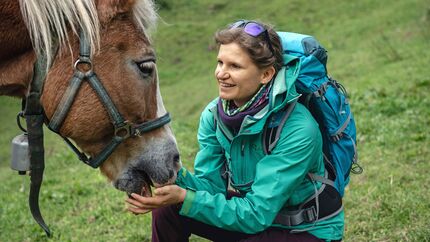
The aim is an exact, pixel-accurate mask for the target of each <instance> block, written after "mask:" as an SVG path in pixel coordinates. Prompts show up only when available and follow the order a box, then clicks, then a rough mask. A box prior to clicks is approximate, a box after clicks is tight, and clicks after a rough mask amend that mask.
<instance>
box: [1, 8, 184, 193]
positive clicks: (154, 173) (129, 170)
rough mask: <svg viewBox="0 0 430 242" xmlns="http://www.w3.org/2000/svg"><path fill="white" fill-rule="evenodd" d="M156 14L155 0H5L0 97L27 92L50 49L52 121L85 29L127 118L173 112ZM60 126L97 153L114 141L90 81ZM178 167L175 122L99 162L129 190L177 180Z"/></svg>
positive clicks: (97, 66) (47, 108)
mask: <svg viewBox="0 0 430 242" xmlns="http://www.w3.org/2000/svg"><path fill="white" fill-rule="evenodd" d="M156 17H157V15H156V13H155V10H154V4H153V2H152V1H150V0H55V1H52V0H38V1H33V0H19V1H18V0H3V1H2V2H1V3H0V95H8V96H15V97H20V98H25V97H26V95H27V93H28V89H29V86H30V82H31V79H32V76H33V67H34V63H35V61H36V56H39V55H40V54H43V55H44V56H43V57H45V58H46V59H47V63H48V66H50V68H49V71H48V73H47V76H46V79H45V81H44V86H43V91H42V95H41V98H40V102H41V105H42V107H43V110H44V112H45V115H46V120H47V122H49V120H50V119H51V118H52V117H53V115H54V112H55V111H56V110H57V108H58V106H59V103H60V100H61V99H62V97H63V94H64V93H65V92H66V89H67V86H68V85H69V80H70V79H71V77H72V75H73V73H74V72H73V62H74V61H75V60H76V59H77V56H78V55H79V53H80V51H79V45H80V39H79V33H83V34H84V35H85V36H86V37H87V40H88V45H89V46H90V47H91V61H92V68H93V70H94V72H95V73H97V76H98V79H99V80H100V83H101V84H102V86H104V89H105V90H106V92H107V93H108V94H109V96H110V99H111V100H112V102H113V103H114V105H115V106H116V108H117V110H118V112H119V113H120V114H121V115H122V116H123V117H124V119H125V120H127V122H129V123H133V124H140V123H144V122H147V121H150V120H154V119H157V118H159V117H161V116H163V115H164V114H166V110H165V108H164V106H163V102H162V99H161V95H160V90H159V85H158V75H157V69H156V64H155V52H154V49H153V48H152V47H151V42H150V39H149V30H150V29H151V28H152V27H153V26H154V25H155V22H156ZM55 42H57V43H59V44H58V45H59V47H58V51H55V50H54V49H55V48H53V46H54V43H55ZM58 131H59V134H60V135H61V136H64V137H67V138H70V139H71V140H73V141H74V143H76V145H77V146H78V147H80V149H81V150H82V151H83V152H85V153H86V154H88V155H89V156H91V157H92V156H96V155H97V154H98V153H99V152H101V151H102V150H103V148H104V147H105V146H106V145H108V144H109V142H110V141H111V139H112V137H113V136H114V128H113V125H112V122H111V119H110V117H109V113H108V112H107V111H106V108H105V107H104V105H103V103H102V102H101V100H100V98H99V96H98V95H97V94H96V92H95V91H94V89H93V88H92V87H91V86H90V85H89V84H88V82H86V81H83V84H82V85H81V86H80V88H79V90H78V92H77V94H76V96H75V98H74V100H73V103H72V105H71V108H70V110H68V112H67V116H66V117H65V119H64V121H63V122H62V125H61V128H60V129H59V130H58ZM179 168H180V160H179V153H178V149H177V146H176V140H175V138H174V136H173V133H172V130H171V128H170V126H169V125H163V126H161V127H156V128H155V129H154V130H152V131H150V132H147V133H145V134H142V135H140V136H136V137H132V138H129V139H127V140H125V141H124V142H122V143H121V144H120V145H119V146H118V147H117V148H116V149H115V150H114V151H113V153H112V154H110V155H109V157H108V158H107V159H106V160H105V161H104V162H103V163H102V165H101V166H100V170H101V172H102V173H103V174H104V175H106V176H107V178H108V179H109V180H110V181H112V182H113V184H114V186H115V187H116V188H118V189H120V190H122V191H126V192H128V193H131V192H135V193H141V191H143V190H145V189H142V188H143V187H146V188H147V187H148V184H151V183H153V184H154V185H156V186H157V185H163V184H168V183H172V182H173V181H174V180H175V178H176V172H177V171H178V169H179ZM146 192H148V191H146ZM146 195H148V194H146Z"/></svg>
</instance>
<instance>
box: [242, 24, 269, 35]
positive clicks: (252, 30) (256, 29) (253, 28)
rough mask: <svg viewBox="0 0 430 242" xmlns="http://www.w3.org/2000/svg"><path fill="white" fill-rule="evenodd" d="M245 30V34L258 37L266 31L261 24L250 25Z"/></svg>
mask: <svg viewBox="0 0 430 242" xmlns="http://www.w3.org/2000/svg"><path fill="white" fill-rule="evenodd" d="M243 30H244V31H245V33H247V34H249V35H251V36H254V37H257V36H259V35H260V34H261V33H263V32H264V30H265V29H264V28H263V27H262V26H260V25H259V24H256V23H248V24H247V25H246V26H245V28H244V29H243Z"/></svg>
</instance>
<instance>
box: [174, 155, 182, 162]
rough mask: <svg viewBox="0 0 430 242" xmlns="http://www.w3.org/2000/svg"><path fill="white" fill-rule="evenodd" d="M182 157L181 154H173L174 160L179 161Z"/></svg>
mask: <svg viewBox="0 0 430 242" xmlns="http://www.w3.org/2000/svg"><path fill="white" fill-rule="evenodd" d="M180 159H181V157H180V156H179V154H176V155H175V156H173V162H175V163H178V162H179V161H180Z"/></svg>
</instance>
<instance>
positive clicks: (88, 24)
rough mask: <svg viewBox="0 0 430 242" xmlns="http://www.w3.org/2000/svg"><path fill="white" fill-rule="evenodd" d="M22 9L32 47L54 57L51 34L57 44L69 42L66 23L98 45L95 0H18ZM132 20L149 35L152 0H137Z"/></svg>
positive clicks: (153, 13)
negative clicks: (56, 40)
mask: <svg viewBox="0 0 430 242" xmlns="http://www.w3.org/2000/svg"><path fill="white" fill-rule="evenodd" d="M19 1H20V7H21V12H22V15H23V18H24V21H25V23H26V25H27V28H28V31H29V34H30V37H31V39H32V43H33V48H34V49H35V51H36V52H37V53H38V54H43V55H45V56H46V57H47V60H48V64H49V63H51V62H52V58H53V50H52V49H53V46H52V45H53V36H56V38H57V39H58V41H59V43H60V45H65V44H67V43H68V41H69V39H68V35H67V31H68V29H67V28H68V27H70V28H71V30H72V31H73V32H74V33H75V34H78V32H79V31H83V33H84V34H85V35H86V36H87V38H88V40H89V43H90V45H91V50H92V51H93V52H94V51H95V50H96V49H97V48H98V47H99V40H100V36H99V29H100V23H99V19H98V16H97V10H96V6H95V3H94V0H54V1H53V0H37V1H35V0H19ZM133 17H134V21H135V24H136V25H137V26H138V27H139V28H140V29H141V30H142V31H143V33H144V34H145V35H146V36H148V34H149V33H148V30H150V29H152V28H153V27H155V24H156V21H157V14H156V11H155V7H154V3H153V0H137V1H136V3H135V5H134V8H133Z"/></svg>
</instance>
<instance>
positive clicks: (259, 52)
mask: <svg viewBox="0 0 430 242" xmlns="http://www.w3.org/2000/svg"><path fill="white" fill-rule="evenodd" d="M249 22H253V23H257V24H258V25H260V26H262V27H263V28H265V29H266V30H267V33H268V35H269V40H270V43H268V40H267V37H266V35H265V34H264V32H263V33H261V34H260V35H258V36H256V37H254V36H252V35H250V34H247V33H246V32H245V31H244V28H243V27H237V28H234V27H233V28H231V27H230V26H231V25H230V26H229V27H227V28H225V29H221V30H219V31H217V32H216V33H215V42H216V44H217V45H218V47H219V46H220V45H223V44H230V43H236V44H238V45H239V46H240V47H242V48H243V49H244V50H245V51H246V52H247V53H248V54H249V56H250V58H251V59H252V61H253V62H254V64H255V65H257V66H258V67H259V68H265V67H269V66H273V67H274V68H275V71H276V72H278V71H279V70H280V69H281V68H282V65H283V59H282V45H281V40H280V38H279V36H278V34H277V33H276V31H275V30H274V29H273V27H272V26H269V25H267V24H264V23H261V22H259V21H254V20H253V21H249ZM270 45H271V46H270ZM272 50H273V53H272Z"/></svg>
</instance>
